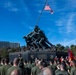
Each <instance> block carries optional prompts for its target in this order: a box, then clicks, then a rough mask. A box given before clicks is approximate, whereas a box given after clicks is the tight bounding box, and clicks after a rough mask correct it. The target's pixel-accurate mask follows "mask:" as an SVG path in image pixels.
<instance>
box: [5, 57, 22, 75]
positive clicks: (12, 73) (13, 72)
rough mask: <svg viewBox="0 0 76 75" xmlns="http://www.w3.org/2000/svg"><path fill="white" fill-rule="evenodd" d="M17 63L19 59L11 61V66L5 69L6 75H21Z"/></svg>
mask: <svg viewBox="0 0 76 75" xmlns="http://www.w3.org/2000/svg"><path fill="white" fill-rule="evenodd" d="M18 63H19V59H18V58H15V59H14V61H13V66H12V67H10V68H9V69H8V70H7V72H6V75H21V70H20V68H19V67H18Z"/></svg>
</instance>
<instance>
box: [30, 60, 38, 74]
mask: <svg viewBox="0 0 76 75" xmlns="http://www.w3.org/2000/svg"><path fill="white" fill-rule="evenodd" d="M38 62H39V60H36V61H35V64H36V66H34V67H33V68H32V69H31V75H36V74H37V70H38Z"/></svg>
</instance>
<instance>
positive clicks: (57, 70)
mask: <svg viewBox="0 0 76 75" xmlns="http://www.w3.org/2000/svg"><path fill="white" fill-rule="evenodd" d="M59 71H60V65H57V69H56V70H55V75H56V73H58V72H59Z"/></svg>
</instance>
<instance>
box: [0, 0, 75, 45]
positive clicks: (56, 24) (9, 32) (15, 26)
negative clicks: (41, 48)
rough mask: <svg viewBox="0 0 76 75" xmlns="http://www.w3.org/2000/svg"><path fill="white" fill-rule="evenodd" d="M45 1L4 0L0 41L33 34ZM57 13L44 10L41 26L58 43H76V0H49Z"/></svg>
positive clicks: (0, 4)
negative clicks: (31, 32)
mask: <svg viewBox="0 0 76 75" xmlns="http://www.w3.org/2000/svg"><path fill="white" fill-rule="evenodd" d="M44 3H45V0H0V41H9V42H19V43H20V44H21V45H25V41H24V39H23V36H25V35H27V34H28V33H30V31H32V30H33V28H34V26H35V25H36V21H37V18H38V16H39V14H40V12H41V10H42V8H43V6H44ZM48 3H49V5H50V7H51V8H52V9H53V11H54V14H52V15H51V14H50V12H49V11H43V14H42V15H41V18H40V20H39V22H38V26H39V27H40V28H41V30H43V31H44V33H45V35H46V36H47V38H48V40H49V41H50V42H51V43H52V44H54V45H56V44H57V43H60V44H62V45H64V46H69V45H71V44H75V45H76V1H75V0H74V1H73V0H48Z"/></svg>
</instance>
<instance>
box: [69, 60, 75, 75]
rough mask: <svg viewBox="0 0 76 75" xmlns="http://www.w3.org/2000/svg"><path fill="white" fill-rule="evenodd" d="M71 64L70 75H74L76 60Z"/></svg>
mask: <svg viewBox="0 0 76 75" xmlns="http://www.w3.org/2000/svg"><path fill="white" fill-rule="evenodd" d="M71 64H72V68H71V72H70V75H76V60H73V61H71Z"/></svg>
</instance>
